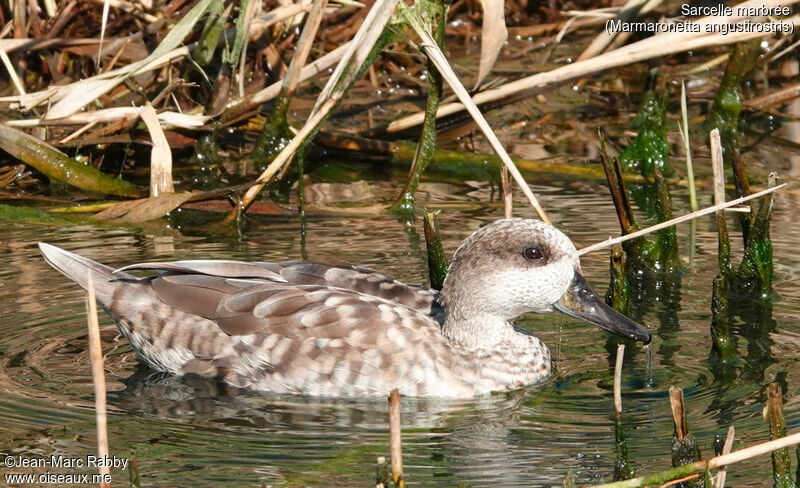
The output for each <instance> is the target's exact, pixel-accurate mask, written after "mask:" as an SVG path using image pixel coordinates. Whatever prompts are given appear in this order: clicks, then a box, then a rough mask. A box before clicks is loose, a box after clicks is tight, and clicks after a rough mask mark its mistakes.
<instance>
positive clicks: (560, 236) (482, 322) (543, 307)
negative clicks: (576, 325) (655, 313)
mask: <svg viewBox="0 0 800 488" xmlns="http://www.w3.org/2000/svg"><path fill="white" fill-rule="evenodd" d="M573 295H574V296H576V298H577V299H578V301H580V302H581V303H579V304H578V305H575V302H576V300H573V299H571V298H570V297H572V296H573ZM441 299H442V303H443V304H444V307H445V310H446V312H447V318H446V319H445V324H444V327H443V329H444V332H445V334H446V335H448V336H449V337H450V338H451V339H452V340H454V341H456V342H459V343H462V344H465V345H468V346H471V347H491V346H492V345H493V344H495V343H496V342H498V341H500V340H502V339H503V337H505V336H506V335H507V333H508V330H509V329H510V327H511V324H510V322H509V321H510V320H512V319H514V318H516V317H518V316H519V315H522V314H523V313H526V312H539V313H543V312H552V311H554V310H556V309H557V310H559V311H562V312H564V313H568V314H569V315H573V316H575V317H578V318H581V319H582V320H587V321H589V322H591V323H594V324H595V325H599V326H600V327H603V328H606V329H609V330H611V331H612V332H615V333H620V332H621V333H622V335H625V336H627V337H633V338H638V337H640V336H641V334H639V335H638V336H637V335H636V334H634V333H632V332H631V331H628V330H623V331H619V330H617V329H616V328H615V327H616V322H617V321H618V320H621V319H620V317H621V318H623V319H624V317H623V316H621V315H619V314H616V312H613V310H611V309H610V308H608V307H607V306H606V305H605V304H604V303H603V302H602V301H600V300H598V299H597V297H596V295H594V293H593V292H592V291H591V289H589V288H588V285H586V282H585V281H584V280H583V277H582V275H581V265H580V258H579V257H578V251H577V250H576V249H575V245H574V244H573V243H572V241H571V240H570V239H569V237H567V236H566V235H564V233H562V232H561V231H559V230H558V229H556V228H555V227H553V226H551V225H548V224H545V223H544V222H541V221H539V220H526V219H503V220H497V221H495V222H492V223H490V224H488V225H486V226H484V227H482V228H481V229H479V230H478V231H476V232H475V233H474V234H472V236H470V237H469V238H467V240H465V241H464V243H463V244H462V245H461V246H460V247H459V248H458V250H457V251H456V253H455V255H454V256H453V262H452V264H451V265H450V270H449V271H448V274H447V279H446V280H445V283H444V286H443V288H442V298H441ZM576 306H577V310H576V309H575V308H576ZM609 311H610V312H609ZM612 312H613V314H616V315H615V316H613V321H614V322H615V324H614V325H612V326H609V324H607V323H606V322H605V320H604V319H608V318H611V317H610V314H611V315H613V314H612ZM597 314H602V315H603V317H600V318H598V317H596V315H597ZM617 315H618V316H619V317H617ZM625 320H626V321H627V322H630V321H629V320H627V319H625ZM627 322H626V323H625V326H626V327H627V326H628V325H629V324H628V323H627ZM631 324H632V322H631ZM637 327H638V326H637ZM638 332H641V331H638ZM487 339H488V341H487ZM639 340H642V339H639ZM477 341H480V344H479V343H478V342H477ZM647 341H649V335H648V336H647Z"/></svg>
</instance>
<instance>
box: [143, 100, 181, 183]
mask: <svg viewBox="0 0 800 488" xmlns="http://www.w3.org/2000/svg"><path fill="white" fill-rule="evenodd" d="M139 115H140V116H141V117H142V121H143V122H144V123H145V125H146V126H147V131H148V132H149V133H150V139H151V140H152V141H153V149H152V151H151V152H150V196H151V197H157V196H159V195H161V194H163V193H174V192H175V188H174V186H173V184H172V150H171V149H170V147H169V142H167V137H166V136H165V135H164V130H163V129H162V128H161V124H160V123H159V121H158V115H156V111H155V109H154V108H153V106H152V105H150V104H149V103H148V104H147V105H145V106H144V107H142V110H141V112H139Z"/></svg>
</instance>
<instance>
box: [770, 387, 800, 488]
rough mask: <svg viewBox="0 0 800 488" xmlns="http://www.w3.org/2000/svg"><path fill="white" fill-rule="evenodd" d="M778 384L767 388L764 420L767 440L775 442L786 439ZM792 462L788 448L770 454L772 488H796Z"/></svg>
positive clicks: (784, 420)
mask: <svg viewBox="0 0 800 488" xmlns="http://www.w3.org/2000/svg"><path fill="white" fill-rule="evenodd" d="M781 397H782V392H781V387H780V385H779V384H778V383H774V382H773V383H770V384H769V385H768V386H767V405H766V407H765V408H764V418H765V420H767V421H768V422H769V438H770V440H775V439H778V438H780V437H786V419H785V418H784V416H783V400H782V398H781ZM791 469H792V462H791V460H790V459H789V448H788V447H784V448H783V449H778V450H775V451H773V452H772V479H773V485H772V486H773V487H774V488H797V485H796V484H795V482H794V480H793V479H792V475H791Z"/></svg>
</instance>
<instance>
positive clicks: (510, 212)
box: [500, 166, 514, 219]
mask: <svg viewBox="0 0 800 488" xmlns="http://www.w3.org/2000/svg"><path fill="white" fill-rule="evenodd" d="M500 184H501V185H502V187H503V217H505V218H507V219H510V218H511V217H513V216H514V192H513V191H512V189H511V178H509V175H508V168H506V167H505V166H503V167H502V168H500Z"/></svg>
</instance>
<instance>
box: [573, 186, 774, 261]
mask: <svg viewBox="0 0 800 488" xmlns="http://www.w3.org/2000/svg"><path fill="white" fill-rule="evenodd" d="M786 185H787V183H782V184H780V185H778V186H774V187H772V188H767V189H766V190H761V191H760V192H758V193H753V194H752V195H748V196H746V197H742V198H737V199H735V200H731V201H729V202H726V203H724V204H722V205H714V206H711V207H708V208H704V209H703V210H698V211H697V212H692V213H689V214H686V215H682V216H680V217H676V218H674V219H672V220H668V221H666V222H661V223H660V224H656V225H653V226H650V227H648V228H646V229H642V230H639V231H636V232H632V233H630V234H625V235H624V236H620V237H616V238H614V239H608V240H605V241H602V242H598V243H596V244H592V245H591V246H586V247H584V248H582V249H580V250H578V255H579V256H583V255H584V254H588V253H590V252H593V251H597V250H598V249H605V248H607V247H610V246H613V245H614V244H619V243H620V242H625V241H629V240H631V239H636V238H637V237H641V236H643V235H646V234H650V233H652V232H655V231H657V230H661V229H666V228H667V227H672V226H673V225H677V224H681V223H683V222H686V221H689V220H692V219H696V218H698V217H702V216H703V215H708V214H710V213H714V212H716V211H718V210H724V209H726V208H729V207H733V206H735V205H739V204H740V203H743V202H748V201H750V200H753V199H755V198H758V197H763V196H764V195H769V194H770V193H773V192H775V191H777V190H780V189H781V188H783V187H785V186H786Z"/></svg>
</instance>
